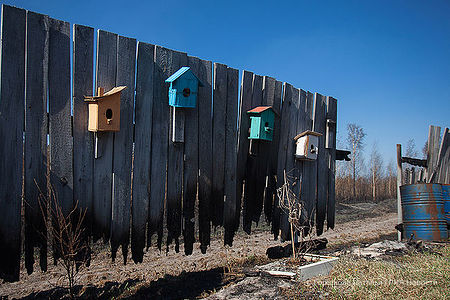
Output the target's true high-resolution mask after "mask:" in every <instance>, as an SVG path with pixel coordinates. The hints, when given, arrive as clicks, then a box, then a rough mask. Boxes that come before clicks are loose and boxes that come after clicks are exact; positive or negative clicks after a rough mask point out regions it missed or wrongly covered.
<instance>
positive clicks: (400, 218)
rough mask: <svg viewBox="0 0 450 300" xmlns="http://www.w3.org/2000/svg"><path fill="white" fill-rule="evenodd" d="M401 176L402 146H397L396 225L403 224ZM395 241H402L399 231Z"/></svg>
mask: <svg viewBox="0 0 450 300" xmlns="http://www.w3.org/2000/svg"><path fill="white" fill-rule="evenodd" d="M402 176H403V171H402V145H400V144H397V225H400V224H402V223H403V212H402V198H401V195H400V186H401V185H402V183H403V178H402ZM397 239H398V241H401V240H402V232H401V231H400V230H399V231H398V233H397Z"/></svg>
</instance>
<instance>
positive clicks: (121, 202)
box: [111, 36, 136, 263]
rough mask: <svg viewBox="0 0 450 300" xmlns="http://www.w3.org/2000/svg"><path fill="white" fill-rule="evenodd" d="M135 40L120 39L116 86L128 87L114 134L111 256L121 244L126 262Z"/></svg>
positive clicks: (123, 97)
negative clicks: (118, 129) (118, 124)
mask: <svg viewBox="0 0 450 300" xmlns="http://www.w3.org/2000/svg"><path fill="white" fill-rule="evenodd" d="M135 65H136V40H135V39H131V38H127V37H123V36H119V39H118V44H117V75H116V86H126V87H127V88H126V89H125V90H123V91H122V94H121V97H120V131H119V132H116V133H115V134H114V147H113V149H114V154H113V181H112V182H113V188H112V193H113V194H112V222H111V257H112V259H113V261H114V259H115V256H116V252H117V249H118V247H119V245H120V246H121V248H122V256H123V261H124V263H126V261H127V255H128V244H129V241H130V217H131V155H132V153H131V152H132V147H133V111H134V83H135V78H134V77H135Z"/></svg>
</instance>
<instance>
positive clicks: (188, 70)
mask: <svg viewBox="0 0 450 300" xmlns="http://www.w3.org/2000/svg"><path fill="white" fill-rule="evenodd" d="M187 73H190V74H192V75H193V76H194V77H195V79H197V81H198V85H199V86H203V83H202V82H201V81H200V79H198V77H197V76H195V74H194V72H192V70H191V68H190V67H182V68H181V69H179V70H178V71H176V72H175V73H173V74H172V75H171V76H170V77H169V78H167V79H166V82H170V83H171V82H174V81H176V80H177V79H178V78H180V77H181V76H183V75H184V74H187Z"/></svg>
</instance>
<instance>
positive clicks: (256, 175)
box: [242, 75, 268, 234]
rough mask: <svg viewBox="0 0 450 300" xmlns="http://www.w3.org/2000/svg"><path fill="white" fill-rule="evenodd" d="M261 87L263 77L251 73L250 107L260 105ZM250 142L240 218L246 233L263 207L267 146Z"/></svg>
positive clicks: (259, 142) (263, 142)
mask: <svg viewBox="0 0 450 300" xmlns="http://www.w3.org/2000/svg"><path fill="white" fill-rule="evenodd" d="M262 88H263V77H262V76H259V75H253V82H252V104H251V108H254V107H257V106H260V105H262V101H263V99H262V98H263V93H262ZM247 117H248V116H247ZM250 143H251V145H250V148H251V150H250V152H252V154H250V155H249V156H248V158H247V166H246V169H247V170H246V172H245V173H246V177H245V188H244V203H243V218H242V222H243V228H244V231H245V232H246V233H248V234H250V232H251V226H252V221H253V222H256V223H258V221H259V217H260V215H261V211H262V208H263V201H264V199H263V196H264V187H265V176H262V174H264V171H265V169H266V162H264V153H265V151H266V149H267V147H268V143H267V142H265V141H260V140H252V141H251V142H250ZM263 177H264V178H263Z"/></svg>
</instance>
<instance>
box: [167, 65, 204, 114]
mask: <svg viewBox="0 0 450 300" xmlns="http://www.w3.org/2000/svg"><path fill="white" fill-rule="evenodd" d="M166 82H169V83H170V87H169V105H170V106H173V107H191V108H194V107H195V106H196V104H197V95H198V87H199V86H203V84H202V82H201V81H200V80H199V79H198V78H197V76H195V74H194V73H192V71H191V68H189V67H182V68H181V69H179V70H178V71H176V72H175V73H174V74H173V75H172V76H170V77H169V78H167V79H166Z"/></svg>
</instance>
